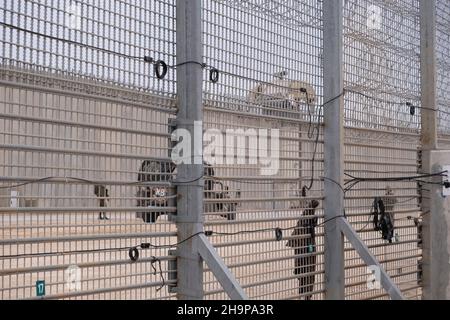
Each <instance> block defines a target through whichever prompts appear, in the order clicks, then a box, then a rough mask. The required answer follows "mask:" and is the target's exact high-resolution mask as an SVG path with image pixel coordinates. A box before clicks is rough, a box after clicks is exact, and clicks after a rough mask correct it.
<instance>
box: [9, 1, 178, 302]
mask: <svg viewBox="0 0 450 320" xmlns="http://www.w3.org/2000/svg"><path fill="white" fill-rule="evenodd" d="M0 8H1V9H0V21H1V23H0V34H1V35H2V36H1V38H2V46H1V49H0V56H1V69H0V81H1V87H0V123H1V124H0V126H1V128H2V130H1V131H2V132H1V135H0V145H1V147H0V163H1V164H0V176H1V181H0V188H1V189H0V221H1V222H0V229H1V231H0V233H1V236H0V255H1V257H0V263H1V268H0V269H1V270H0V297H1V299H27V298H36V294H37V293H36V290H37V285H39V283H38V281H45V291H46V298H74V299H77V298H83V299H85V298H90V299H150V298H153V299H162V298H170V297H172V295H171V294H168V292H167V289H166V288H164V289H163V290H159V289H160V286H161V285H168V284H170V282H169V281H168V279H167V271H168V268H169V261H171V260H173V259H174V257H169V256H168V252H167V250H162V249H158V250H156V249H155V250H151V251H150V250H149V251H143V252H142V253H141V259H140V260H139V261H138V262H136V263H134V264H133V263H131V262H130V259H129V258H128V249H127V248H128V247H133V246H136V245H139V244H140V243H143V242H151V243H153V244H155V245H167V244H170V243H173V242H174V241H176V229H175V227H174V225H173V224H172V223H170V222H169V221H168V220H167V214H169V213H170V212H173V211H174V210H175V208H174V205H173V204H172V205H168V206H166V207H165V208H163V209H161V212H160V213H161V216H160V217H159V212H155V210H154V209H151V208H149V207H155V206H159V205H160V204H161V203H160V202H161V201H167V202H170V201H172V200H171V195H173V194H174V192H173V191H172V190H171V189H169V188H168V186H167V181H168V180H169V179H171V172H172V171H171V170H169V167H170V162H169V158H168V156H169V132H168V129H167V128H168V122H169V119H172V118H174V116H175V113H176V108H175V99H174V97H173V93H174V90H175V89H174V83H175V77H174V72H173V70H172V69H170V70H169V73H168V75H167V77H166V78H165V80H157V79H156V77H155V75H154V73H153V69H152V68H153V66H152V65H151V64H148V63H145V61H144V59H143V57H144V56H145V55H148V56H151V57H154V58H155V59H164V60H165V61H167V63H168V64H173V63H174V45H175V31H174V20H175V17H174V1H147V2H145V3H142V4H139V5H137V4H135V3H134V2H133V3H130V2H127V1H100V2H98V1H84V2H70V1H25V2H17V1H8V0H2V1H1V4H0ZM161 192H162V193H164V194H163V195H162V194H161ZM155 197H158V198H155ZM161 199H162V200H161ZM158 218H159V219H158ZM156 219H158V220H157V223H152V222H155V220H156ZM153 267H155V268H156V270H158V272H156V273H155V274H153ZM149 270H151V271H150V272H149ZM160 271H161V273H160ZM41 285H42V283H41Z"/></svg>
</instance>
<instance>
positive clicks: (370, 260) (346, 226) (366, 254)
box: [337, 218, 405, 300]
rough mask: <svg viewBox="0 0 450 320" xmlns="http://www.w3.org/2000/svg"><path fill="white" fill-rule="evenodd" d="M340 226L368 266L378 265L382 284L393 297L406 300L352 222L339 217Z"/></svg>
mask: <svg viewBox="0 0 450 320" xmlns="http://www.w3.org/2000/svg"><path fill="white" fill-rule="evenodd" d="M337 223H338V226H339V228H340V229H341V232H342V233H343V234H344V236H345V237H346V238H347V239H348V241H350V243H351V244H352V246H353V248H354V249H355V250H356V252H358V254H359V256H360V257H361V259H362V260H363V261H364V262H365V263H366V264H367V265H368V266H377V267H378V268H379V269H380V273H381V279H380V282H381V285H382V286H383V288H384V289H385V290H386V291H387V293H388V294H389V296H390V297H391V299H393V300H405V297H404V296H403V294H402V292H401V291H400V289H399V288H398V286H397V285H396V284H395V282H394V281H393V280H392V279H391V278H390V277H389V275H388V274H387V272H386V271H385V270H384V269H383V267H382V266H381V264H380V263H379V262H378V260H377V258H375V256H374V255H373V254H372V253H371V252H370V250H369V248H368V247H367V246H366V244H365V243H364V242H363V241H362V239H361V238H360V237H359V235H358V233H357V232H356V231H355V229H353V227H352V226H351V225H350V223H349V222H348V221H347V219H345V218H339V219H338V220H337Z"/></svg>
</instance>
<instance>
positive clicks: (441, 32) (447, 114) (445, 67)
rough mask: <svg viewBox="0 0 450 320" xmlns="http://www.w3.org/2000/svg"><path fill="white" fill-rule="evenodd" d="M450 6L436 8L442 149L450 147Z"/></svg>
mask: <svg viewBox="0 0 450 320" xmlns="http://www.w3.org/2000/svg"><path fill="white" fill-rule="evenodd" d="M449 26H450V4H449V3H448V2H447V1H438V2H437V8H436V43H437V45H436V54H437V60H438V67H437V77H438V78H437V79H438V82H437V89H438V106H439V111H440V113H439V115H438V117H439V127H438V131H439V135H440V139H441V141H440V147H442V148H448V147H449V146H450V125H449V123H450V108H449V106H450V103H449V100H448V96H449V93H450V81H449V79H448V71H449V70H450V65H449V61H450V32H449V31H448V30H449Z"/></svg>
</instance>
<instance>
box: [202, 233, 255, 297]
mask: <svg viewBox="0 0 450 320" xmlns="http://www.w3.org/2000/svg"><path fill="white" fill-rule="evenodd" d="M199 238H200V241H199V242H198V243H199V249H198V252H199V254H200V256H201V257H202V259H203V260H204V261H205V262H206V264H207V265H208V267H209V268H210V269H211V271H212V273H213V274H214V276H215V277H216V278H217V280H218V281H219V283H220V284H221V285H222V287H223V289H224V290H225V292H226V293H227V294H228V296H229V297H230V299H232V300H248V297H247V295H246V293H245V291H244V289H242V287H241V286H240V284H239V282H238V281H237V280H236V278H235V277H234V275H233V274H232V273H231V271H230V269H228V267H227V266H226V264H225V262H224V261H223V260H222V258H221V257H220V256H219V254H218V253H217V251H216V249H215V248H214V247H213V246H212V244H211V242H209V240H208V238H207V237H206V236H205V235H204V234H202V235H200V236H199Z"/></svg>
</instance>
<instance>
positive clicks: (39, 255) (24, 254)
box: [0, 247, 130, 259]
mask: <svg viewBox="0 0 450 320" xmlns="http://www.w3.org/2000/svg"><path fill="white" fill-rule="evenodd" d="M129 249H130V247H122V248H105V249H92V250H72V251H53V252H38V253H23V254H15V255H3V256H0V259H13V258H33V257H44V256H55V255H69V254H85V253H102V252H114V251H127V250H129Z"/></svg>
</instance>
